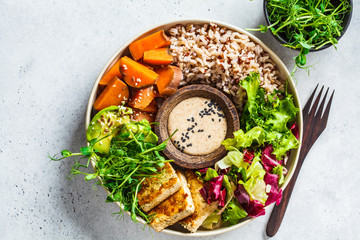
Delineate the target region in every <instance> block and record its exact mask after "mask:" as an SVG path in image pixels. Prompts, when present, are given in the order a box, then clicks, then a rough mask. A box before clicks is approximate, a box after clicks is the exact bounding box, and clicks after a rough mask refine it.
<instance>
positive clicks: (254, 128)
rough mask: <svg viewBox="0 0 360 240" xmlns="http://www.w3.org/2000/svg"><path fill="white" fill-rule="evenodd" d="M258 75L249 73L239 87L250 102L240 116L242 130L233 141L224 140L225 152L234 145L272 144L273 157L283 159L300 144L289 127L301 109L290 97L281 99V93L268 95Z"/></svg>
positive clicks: (275, 92) (237, 146) (288, 95)
mask: <svg viewBox="0 0 360 240" xmlns="http://www.w3.org/2000/svg"><path fill="white" fill-rule="evenodd" d="M259 84H260V76H259V73H250V75H249V76H247V77H246V78H245V79H244V80H242V81H241V82H240V85H241V86H242V87H243V88H244V89H245V90H246V93H247V98H248V100H247V102H246V105H245V107H244V111H243V113H242V116H241V127H242V130H241V131H237V132H236V133H237V134H236V135H235V134H234V138H233V139H226V140H224V141H223V144H224V146H225V147H226V149H228V148H229V147H231V146H233V147H236V148H246V147H249V146H253V145H254V144H255V143H256V144H258V145H262V144H265V143H266V144H272V145H273V148H274V152H273V154H274V155H276V158H277V159H281V158H282V157H283V156H284V155H285V154H286V152H288V151H289V150H290V149H293V148H297V147H298V146H299V141H298V140H297V139H296V138H295V137H294V135H293V134H292V133H291V131H290V129H289V128H288V127H287V125H288V124H289V122H290V121H292V120H293V119H294V118H295V116H296V114H297V113H298V111H299V109H298V108H296V107H295V105H294V101H293V97H292V95H291V94H286V95H285V97H284V98H283V99H280V98H279V96H278V94H279V93H280V91H274V93H272V94H268V95H267V94H266V93H265V90H264V89H263V88H261V87H260V86H259Z"/></svg>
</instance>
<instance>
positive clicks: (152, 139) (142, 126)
mask: <svg viewBox="0 0 360 240" xmlns="http://www.w3.org/2000/svg"><path fill="white" fill-rule="evenodd" d="M129 130H130V131H131V132H133V133H134V134H136V133H138V132H142V133H143V134H144V136H145V140H144V141H145V142H148V143H154V144H156V143H157V142H158V137H157V135H156V134H155V133H154V132H153V131H151V127H150V124H149V122H148V121H147V120H145V119H143V120H141V121H140V122H133V121H132V122H130V123H128V124H127V125H126V128H123V130H122V132H121V133H122V134H124V133H125V132H127V131H129ZM129 138H131V135H129Z"/></svg>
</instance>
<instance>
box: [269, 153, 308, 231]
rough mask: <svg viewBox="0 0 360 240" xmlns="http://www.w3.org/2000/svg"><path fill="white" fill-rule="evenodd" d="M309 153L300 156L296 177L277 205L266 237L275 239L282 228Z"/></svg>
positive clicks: (292, 179) (270, 219)
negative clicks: (296, 183)
mask: <svg viewBox="0 0 360 240" xmlns="http://www.w3.org/2000/svg"><path fill="white" fill-rule="evenodd" d="M307 153H308V151H306V150H305V149H304V151H300V156H299V160H298V166H297V167H296V168H295V172H294V175H293V176H292V178H291V180H290V182H289V184H288V186H287V187H286V188H285V190H284V191H283V196H282V200H281V202H280V204H279V205H275V206H274V209H273V211H272V213H271V215H270V218H269V221H268V224H267V227H266V235H268V236H269V237H273V236H274V235H275V234H276V232H277V231H278V229H279V228H280V225H281V222H282V219H283V218H284V215H285V212H286V208H287V206H288V204H289V201H290V197H291V193H292V191H293V189H294V186H295V182H296V179H297V177H298V175H299V172H300V168H301V166H302V164H303V162H304V159H305V157H306V155H307Z"/></svg>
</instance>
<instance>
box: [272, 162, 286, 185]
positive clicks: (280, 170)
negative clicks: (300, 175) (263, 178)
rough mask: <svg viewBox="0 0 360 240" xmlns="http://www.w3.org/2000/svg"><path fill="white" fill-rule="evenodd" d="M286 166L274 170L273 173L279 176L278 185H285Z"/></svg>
mask: <svg viewBox="0 0 360 240" xmlns="http://www.w3.org/2000/svg"><path fill="white" fill-rule="evenodd" d="M283 169H284V166H281V165H279V166H276V167H274V168H273V169H272V173H274V174H277V175H278V176H279V180H278V184H279V186H281V185H282V184H283V183H284V173H283Z"/></svg>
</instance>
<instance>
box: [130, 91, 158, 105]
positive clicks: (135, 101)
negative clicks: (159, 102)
mask: <svg viewBox="0 0 360 240" xmlns="http://www.w3.org/2000/svg"><path fill="white" fill-rule="evenodd" d="M154 98H155V92H154V87H153V86H150V87H146V88H141V89H136V90H135V91H134V92H133V93H132V95H131V97H130V99H129V102H128V105H129V106H130V107H132V108H137V109H140V110H143V109H145V108H146V107H148V106H149V105H150V103H151V102H152V101H153V100H154Z"/></svg>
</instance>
